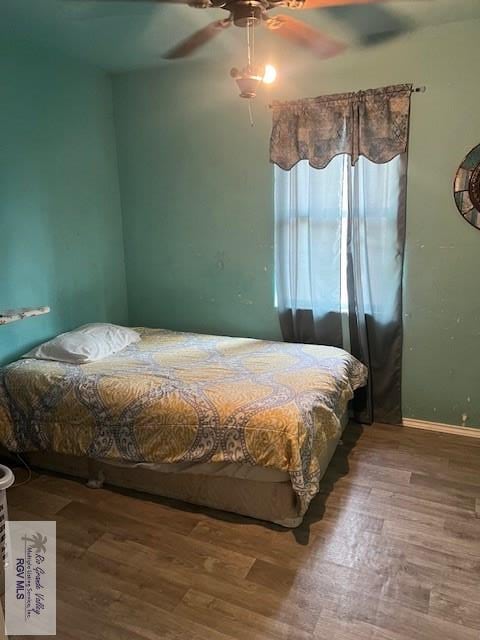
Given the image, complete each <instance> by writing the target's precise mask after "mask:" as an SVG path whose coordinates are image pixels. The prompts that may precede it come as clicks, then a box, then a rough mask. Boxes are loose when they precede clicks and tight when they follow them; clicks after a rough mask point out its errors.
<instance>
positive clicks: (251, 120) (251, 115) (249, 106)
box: [248, 99, 255, 127]
mask: <svg viewBox="0 0 480 640" xmlns="http://www.w3.org/2000/svg"><path fill="white" fill-rule="evenodd" d="M248 116H249V118H250V126H251V127H254V126H255V122H254V121H253V109H252V101H251V100H250V99H249V100H248Z"/></svg>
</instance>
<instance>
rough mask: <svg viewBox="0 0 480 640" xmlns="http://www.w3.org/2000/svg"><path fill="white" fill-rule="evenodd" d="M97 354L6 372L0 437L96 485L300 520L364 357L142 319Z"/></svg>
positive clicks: (286, 522) (292, 522) (361, 375)
mask: <svg viewBox="0 0 480 640" xmlns="http://www.w3.org/2000/svg"><path fill="white" fill-rule="evenodd" d="M137 331H138V332H139V333H140V336H141V340H140V341H139V342H137V343H135V344H131V345H130V346H128V347H127V348H126V349H124V350H123V351H121V352H119V353H116V354H115V355H113V356H110V357H107V358H104V359H102V360H99V361H97V362H93V363H90V364H83V365H73V364H67V363H64V362H56V361H46V360H38V359H31V358H27V359H22V360H19V361H17V362H14V363H12V364H10V365H7V366H6V367H4V369H3V370H2V372H1V377H0V443H1V444H2V445H3V446H4V447H5V448H6V449H8V450H9V451H12V452H22V453H28V456H29V460H30V462H31V464H34V465H37V466H40V467H44V468H47V469H53V470H56V471H61V472H64V473H70V474H73V475H76V476H79V477H83V478H86V479H88V480H89V481H90V483H91V484H92V485H94V484H95V483H96V484H97V485H99V484H101V483H102V482H107V483H110V484H113V485H118V486H122V487H127V488H132V489H137V490H140V491H147V492H150V493H154V494H158V495H162V496H166V497H171V498H176V499H180V500H185V501H187V502H192V503H196V504H200V505H205V506H208V507H213V508H217V509H223V510H226V511H232V512H236V513H240V514H243V515H248V516H252V517H255V518H259V519H262V520H268V521H272V522H276V523H278V524H281V525H283V526H289V527H295V526H298V525H299V524H300V523H301V521H302V518H303V516H304V514H305V512H306V510H307V508H308V505H309V503H310V501H311V500H312V498H313V497H314V496H315V494H316V493H317V492H318V488H319V482H320V480H321V477H322V475H323V474H324V472H325V470H326V467H327V465H328V462H329V460H330V458H331V456H332V455H333V453H334V451H335V448H336V446H337V444H338V441H339V439H340V437H341V433H342V430H343V428H344V427H345V424H346V422H347V420H348V405H349V401H350V400H351V398H352V396H353V392H354V390H355V389H357V388H358V387H360V386H362V385H365V383H366V380H367V371H366V368H365V367H364V366H363V365H362V364H361V363H360V362H358V360H356V359H355V358H354V357H353V356H351V355H350V354H348V353H347V352H345V351H343V350H341V349H336V348H333V347H325V346H317V345H304V344H290V343H280V342H269V341H262V340H253V339H249V338H230V337H221V336H209V335H200V334H194V333H181V332H173V331H167V330H162V329H145V328H141V329H137Z"/></svg>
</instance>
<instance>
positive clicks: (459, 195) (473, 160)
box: [453, 144, 480, 229]
mask: <svg viewBox="0 0 480 640" xmlns="http://www.w3.org/2000/svg"><path fill="white" fill-rule="evenodd" d="M453 192H454V196H455V203H456V205H457V208H458V210H459V211H460V213H461V214H462V216H463V217H464V218H465V220H466V221H467V222H469V223H470V224H471V225H472V226H473V227H475V228H477V229H480V144H479V145H477V146H476V147H474V148H473V149H472V150H471V151H470V153H469V154H468V155H467V157H466V158H465V160H464V161H463V162H462V164H461V165H460V167H459V168H458V171H457V175H456V176H455V183H454V185H453Z"/></svg>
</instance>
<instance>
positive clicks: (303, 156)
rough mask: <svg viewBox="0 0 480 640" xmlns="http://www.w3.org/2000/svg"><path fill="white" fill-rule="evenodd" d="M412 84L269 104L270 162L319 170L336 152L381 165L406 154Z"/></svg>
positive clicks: (288, 166)
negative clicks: (302, 163) (305, 163)
mask: <svg viewBox="0 0 480 640" xmlns="http://www.w3.org/2000/svg"><path fill="white" fill-rule="evenodd" d="M411 93H412V85H410V84H401V85H395V86H390V87H383V88H381V89H369V90H368V91H358V92H357V93H339V94H335V95H330V96H321V97H319V98H308V99H306V100H298V101H294V102H275V103H274V104H273V106H272V109H273V128H272V136H271V139H270V161H271V162H273V163H274V164H277V165H278V166H279V167H281V168H282V169H285V170H287V171H288V170H289V169H291V168H292V167H293V166H294V165H296V164H297V162H299V161H300V160H308V161H309V163H310V165H311V166H312V167H315V168H316V169H323V168H324V167H326V166H327V164H328V163H329V162H330V160H331V159H332V158H333V157H334V156H336V155H339V154H341V153H346V154H349V155H350V156H351V158H352V164H355V163H356V161H357V160H358V158H359V156H365V157H366V158H368V159H369V160H371V161H372V162H376V163H378V164H382V163H384V162H388V161H389V160H391V159H392V158H394V157H395V156H397V155H399V154H401V153H404V152H405V151H407V147H408V130H409V120H410V96H411Z"/></svg>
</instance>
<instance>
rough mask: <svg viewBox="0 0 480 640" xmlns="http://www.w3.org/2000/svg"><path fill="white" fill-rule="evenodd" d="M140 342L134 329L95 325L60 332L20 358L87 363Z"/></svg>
mask: <svg viewBox="0 0 480 640" xmlns="http://www.w3.org/2000/svg"><path fill="white" fill-rule="evenodd" d="M139 340H140V335H139V334H138V333H137V332H136V331H134V330H133V329H128V328H127V327H119V326H118V325H115V324H106V323H101V322H98V323H94V324H85V325H83V326H81V327H79V328H78V329H75V330H74V331H68V332H67V333H61V334H60V335H59V336H57V337H56V338H53V339H52V340H49V341H48V342H44V343H43V344H41V345H39V346H38V347H35V349H32V350H31V351H29V352H28V353H26V354H25V355H24V356H22V358H37V359H39V360H58V361H60V362H69V363H70V364H86V363H87V362H95V361H96V360H101V359H102V358H106V357H108V356H111V355H113V354H114V353H117V352H118V351H121V350H122V349H125V347H128V345H129V344H132V343H133V342H138V341H139Z"/></svg>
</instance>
